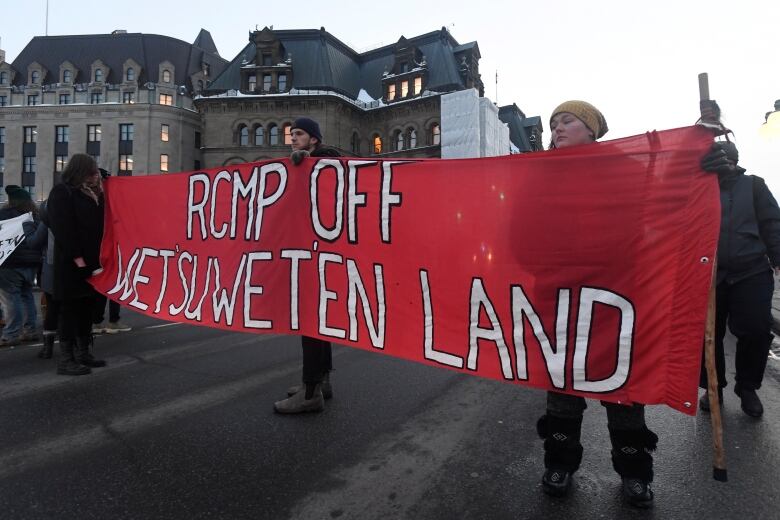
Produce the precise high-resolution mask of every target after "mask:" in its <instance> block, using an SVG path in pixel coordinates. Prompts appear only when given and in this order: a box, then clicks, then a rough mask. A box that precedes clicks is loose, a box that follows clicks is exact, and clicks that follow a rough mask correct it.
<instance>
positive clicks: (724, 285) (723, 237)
mask: <svg viewBox="0 0 780 520" xmlns="http://www.w3.org/2000/svg"><path fill="white" fill-rule="evenodd" d="M738 161H739V152H738V150H737V147H736V145H735V144H734V143H732V142H730V141H723V142H717V143H714V144H713V146H712V149H711V151H710V152H709V153H708V154H707V155H706V156H705V157H704V159H702V164H701V167H702V169H703V170H705V171H709V172H713V173H717V174H718V184H719V185H720V205H721V222H720V237H719V241H718V273H717V290H716V296H715V299H716V317H715V366H716V369H717V373H718V394H719V395H720V396H721V399H722V397H723V388H724V387H725V386H726V366H725V365H726V361H725V357H724V352H723V337H724V335H725V334H726V325H727V324H728V327H729V329H730V330H731V332H732V333H733V334H734V335H735V336H736V337H737V351H736V356H735V364H736V377H735V380H736V384H735V385H734V393H736V394H737V395H738V396H739V398H740V400H741V402H742V411H743V412H745V413H746V414H747V415H749V416H751V417H761V415H762V414H763V413H764V407H763V405H762V404H761V400H760V399H759V398H758V395H757V394H756V390H758V389H759V388H760V387H761V382H762V380H763V378H764V370H765V369H766V363H767V357H768V354H769V348H770V347H771V345H772V337H773V336H772V334H771V328H772V314H771V309H772V293H773V291H774V279H773V277H772V268H773V267H774V270H775V271H780V208H778V206H777V202H776V201H775V198H774V197H773V196H772V194H771V193H770V191H769V188H767V186H766V183H765V182H764V180H763V179H762V178H761V177H757V176H755V175H745V169H744V168H741V167H739V166H738V165H737V162H738ZM700 386H702V387H703V388H707V375H706V372H705V371H704V369H703V368H702V375H701V381H700ZM721 402H722V400H721ZM699 406H700V407H701V409H702V410H704V411H709V409H710V403H709V396H708V395H707V393H706V392H705V393H704V396H703V397H702V398H701V400H700V401H699Z"/></svg>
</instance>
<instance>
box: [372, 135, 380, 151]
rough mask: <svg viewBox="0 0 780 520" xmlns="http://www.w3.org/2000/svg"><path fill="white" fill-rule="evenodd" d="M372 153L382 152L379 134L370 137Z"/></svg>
mask: <svg viewBox="0 0 780 520" xmlns="http://www.w3.org/2000/svg"><path fill="white" fill-rule="evenodd" d="M372 143H373V146H374V147H373V150H374V153H382V138H381V137H379V135H376V134H374V138H373V139H372Z"/></svg>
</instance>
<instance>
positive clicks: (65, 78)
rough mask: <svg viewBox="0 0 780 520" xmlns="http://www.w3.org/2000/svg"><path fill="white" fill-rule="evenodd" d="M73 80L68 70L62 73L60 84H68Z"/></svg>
mask: <svg viewBox="0 0 780 520" xmlns="http://www.w3.org/2000/svg"><path fill="white" fill-rule="evenodd" d="M72 80H73V73H72V72H71V71H70V70H69V69H65V70H63V71H62V82H63V83H70V82H71V81H72Z"/></svg>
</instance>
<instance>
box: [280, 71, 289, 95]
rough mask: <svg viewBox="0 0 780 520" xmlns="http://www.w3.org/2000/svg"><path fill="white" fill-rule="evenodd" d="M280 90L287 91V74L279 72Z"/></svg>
mask: <svg viewBox="0 0 780 520" xmlns="http://www.w3.org/2000/svg"><path fill="white" fill-rule="evenodd" d="M278 83H279V92H286V91H287V74H279V76H278Z"/></svg>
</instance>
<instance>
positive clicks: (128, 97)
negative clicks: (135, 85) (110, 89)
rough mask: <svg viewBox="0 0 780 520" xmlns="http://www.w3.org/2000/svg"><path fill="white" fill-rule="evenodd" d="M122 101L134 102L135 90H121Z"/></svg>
mask: <svg viewBox="0 0 780 520" xmlns="http://www.w3.org/2000/svg"><path fill="white" fill-rule="evenodd" d="M122 103H129V104H133V103H135V92H122Z"/></svg>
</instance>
